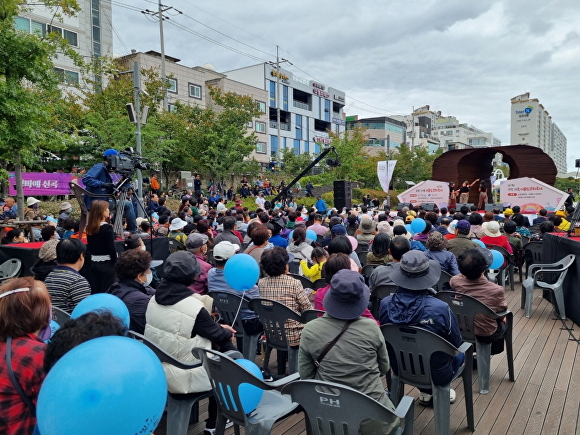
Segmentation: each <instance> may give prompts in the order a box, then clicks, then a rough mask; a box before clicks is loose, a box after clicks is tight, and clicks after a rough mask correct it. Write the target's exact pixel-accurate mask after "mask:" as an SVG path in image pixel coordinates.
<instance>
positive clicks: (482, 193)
mask: <svg viewBox="0 0 580 435" xmlns="http://www.w3.org/2000/svg"><path fill="white" fill-rule="evenodd" d="M485 204H487V185H486V184H485V180H481V181H480V182H479V199H478V201H477V209H478V210H485Z"/></svg>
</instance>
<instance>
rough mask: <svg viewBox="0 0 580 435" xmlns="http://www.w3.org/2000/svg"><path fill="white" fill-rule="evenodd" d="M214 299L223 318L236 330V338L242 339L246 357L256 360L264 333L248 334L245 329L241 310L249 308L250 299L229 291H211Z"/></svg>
mask: <svg viewBox="0 0 580 435" xmlns="http://www.w3.org/2000/svg"><path fill="white" fill-rule="evenodd" d="M208 295H209V296H211V298H212V299H213V303H214V306H215V307H216V308H217V310H218V312H219V313H220V316H221V319H222V320H223V321H224V322H225V323H226V324H227V325H230V326H231V327H232V328H234V329H235V330H236V340H242V343H243V344H242V350H243V352H242V353H243V354H244V358H246V359H249V360H250V361H254V360H255V359H256V348H257V347H258V340H259V339H260V336H261V335H262V333H259V334H254V335H248V334H246V333H245V331H244V325H243V323H242V318H241V316H240V314H239V311H240V310H243V309H245V310H249V309H250V308H249V306H248V304H249V303H250V299H248V298H246V297H243V298H242V297H241V295H236V294H233V293H229V292H209V293H208Z"/></svg>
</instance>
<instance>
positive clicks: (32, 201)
mask: <svg viewBox="0 0 580 435" xmlns="http://www.w3.org/2000/svg"><path fill="white" fill-rule="evenodd" d="M39 202H40V201H39V200H38V199H36V198H35V197H34V196H29V197H28V199H27V200H26V205H27V206H28V207H32V206H33V205H34V204H38V203H39Z"/></svg>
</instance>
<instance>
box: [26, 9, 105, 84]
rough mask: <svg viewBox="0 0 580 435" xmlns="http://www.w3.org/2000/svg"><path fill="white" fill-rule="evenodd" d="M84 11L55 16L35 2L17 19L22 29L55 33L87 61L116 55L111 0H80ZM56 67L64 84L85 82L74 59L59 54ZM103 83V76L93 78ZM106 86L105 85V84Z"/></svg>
mask: <svg viewBox="0 0 580 435" xmlns="http://www.w3.org/2000/svg"><path fill="white" fill-rule="evenodd" d="M79 4H80V6H81V10H80V11H79V12H78V14H77V15H76V16H75V17H66V16H63V18H62V20H61V19H58V18H55V16H54V11H51V10H50V9H49V8H47V7H45V6H43V5H41V4H39V3H35V4H34V5H32V6H30V10H29V11H26V12H23V13H21V14H20V15H19V16H18V17H17V18H16V20H15V26H16V28H17V29H19V30H24V31H26V32H30V33H38V34H39V35H43V36H44V35H46V34H47V33H49V32H56V33H58V34H59V35H61V36H62V37H63V38H65V39H66V40H67V41H68V42H69V43H70V45H72V46H73V47H75V49H76V50H77V51H78V53H79V54H80V55H81V56H82V57H83V59H84V60H85V61H86V62H90V61H91V60H92V59H94V58H98V57H101V56H112V54H113V24H112V18H111V0H79ZM53 61H54V66H55V70H56V72H57V73H58V74H60V75H61V76H62V78H63V81H64V82H65V83H70V84H78V83H80V82H81V81H82V79H83V77H82V76H81V71H80V69H79V68H78V67H77V66H75V65H74V63H73V62H72V60H70V59H69V58H67V57H65V56H59V57H57V58H55V59H54V60H53ZM94 79H95V80H96V81H97V82H98V83H100V81H101V78H100V77H94ZM103 85H104V84H103Z"/></svg>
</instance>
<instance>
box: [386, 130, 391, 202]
mask: <svg viewBox="0 0 580 435" xmlns="http://www.w3.org/2000/svg"><path fill="white" fill-rule="evenodd" d="M386 128H387V120H386V119H385V129H386ZM390 156H391V135H390V134H387V206H388V207H389V208H390V207H391V197H390V193H389V191H390V190H391V189H390V185H391V180H390V178H389V160H390V158H391V157H390Z"/></svg>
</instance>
